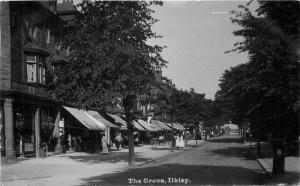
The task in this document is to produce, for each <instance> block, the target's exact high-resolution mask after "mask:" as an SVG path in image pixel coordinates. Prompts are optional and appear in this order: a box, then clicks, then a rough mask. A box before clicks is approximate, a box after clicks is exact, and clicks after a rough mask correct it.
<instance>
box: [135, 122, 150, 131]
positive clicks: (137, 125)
mask: <svg viewBox="0 0 300 186" xmlns="http://www.w3.org/2000/svg"><path fill="white" fill-rule="evenodd" d="M132 124H133V126H134V127H135V128H136V129H137V130H138V131H147V130H146V129H145V128H143V127H142V126H141V125H140V124H139V123H138V122H137V121H135V120H133V121H132Z"/></svg>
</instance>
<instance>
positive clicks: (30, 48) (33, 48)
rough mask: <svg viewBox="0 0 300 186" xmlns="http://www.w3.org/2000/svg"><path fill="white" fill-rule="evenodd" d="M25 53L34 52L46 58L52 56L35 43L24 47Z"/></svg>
mask: <svg viewBox="0 0 300 186" xmlns="http://www.w3.org/2000/svg"><path fill="white" fill-rule="evenodd" d="M23 51H25V52H32V53H40V54H42V55H44V56H49V55H50V52H49V51H47V50H46V49H45V48H42V47H40V46H38V45H37V44H35V43H33V42H27V43H26V44H25V45H24V46H23Z"/></svg>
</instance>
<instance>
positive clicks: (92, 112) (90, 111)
mask: <svg viewBox="0 0 300 186" xmlns="http://www.w3.org/2000/svg"><path fill="white" fill-rule="evenodd" d="M87 114H89V115H90V116H91V117H93V118H95V119H96V120H97V121H98V122H100V123H102V124H104V125H106V126H107V127H110V128H120V127H119V126H117V125H114V124H112V123H111V122H109V121H107V120H106V119H104V118H103V117H102V116H101V115H100V114H99V113H98V112H97V111H93V110H89V111H87Z"/></svg>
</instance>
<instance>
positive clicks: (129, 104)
mask: <svg viewBox="0 0 300 186" xmlns="http://www.w3.org/2000/svg"><path fill="white" fill-rule="evenodd" d="M135 99H136V97H135V96H133V95H127V96H126V97H125V98H123V106H124V111H125V120H126V123H127V128H128V147H129V151H128V165H129V166H130V167H134V166H135V161H134V136H133V131H134V128H133V124H132V120H133V118H134V117H133V114H132V111H133V107H134V100H135Z"/></svg>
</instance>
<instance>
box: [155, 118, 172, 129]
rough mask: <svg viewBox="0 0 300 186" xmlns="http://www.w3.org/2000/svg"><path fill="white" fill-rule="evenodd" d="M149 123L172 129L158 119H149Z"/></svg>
mask: <svg viewBox="0 0 300 186" xmlns="http://www.w3.org/2000/svg"><path fill="white" fill-rule="evenodd" d="M151 123H153V124H156V125H157V126H158V127H160V128H161V129H163V130H172V129H171V128H170V127H168V126H167V125H166V124H165V123H164V122H161V121H159V120H154V119H151Z"/></svg>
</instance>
